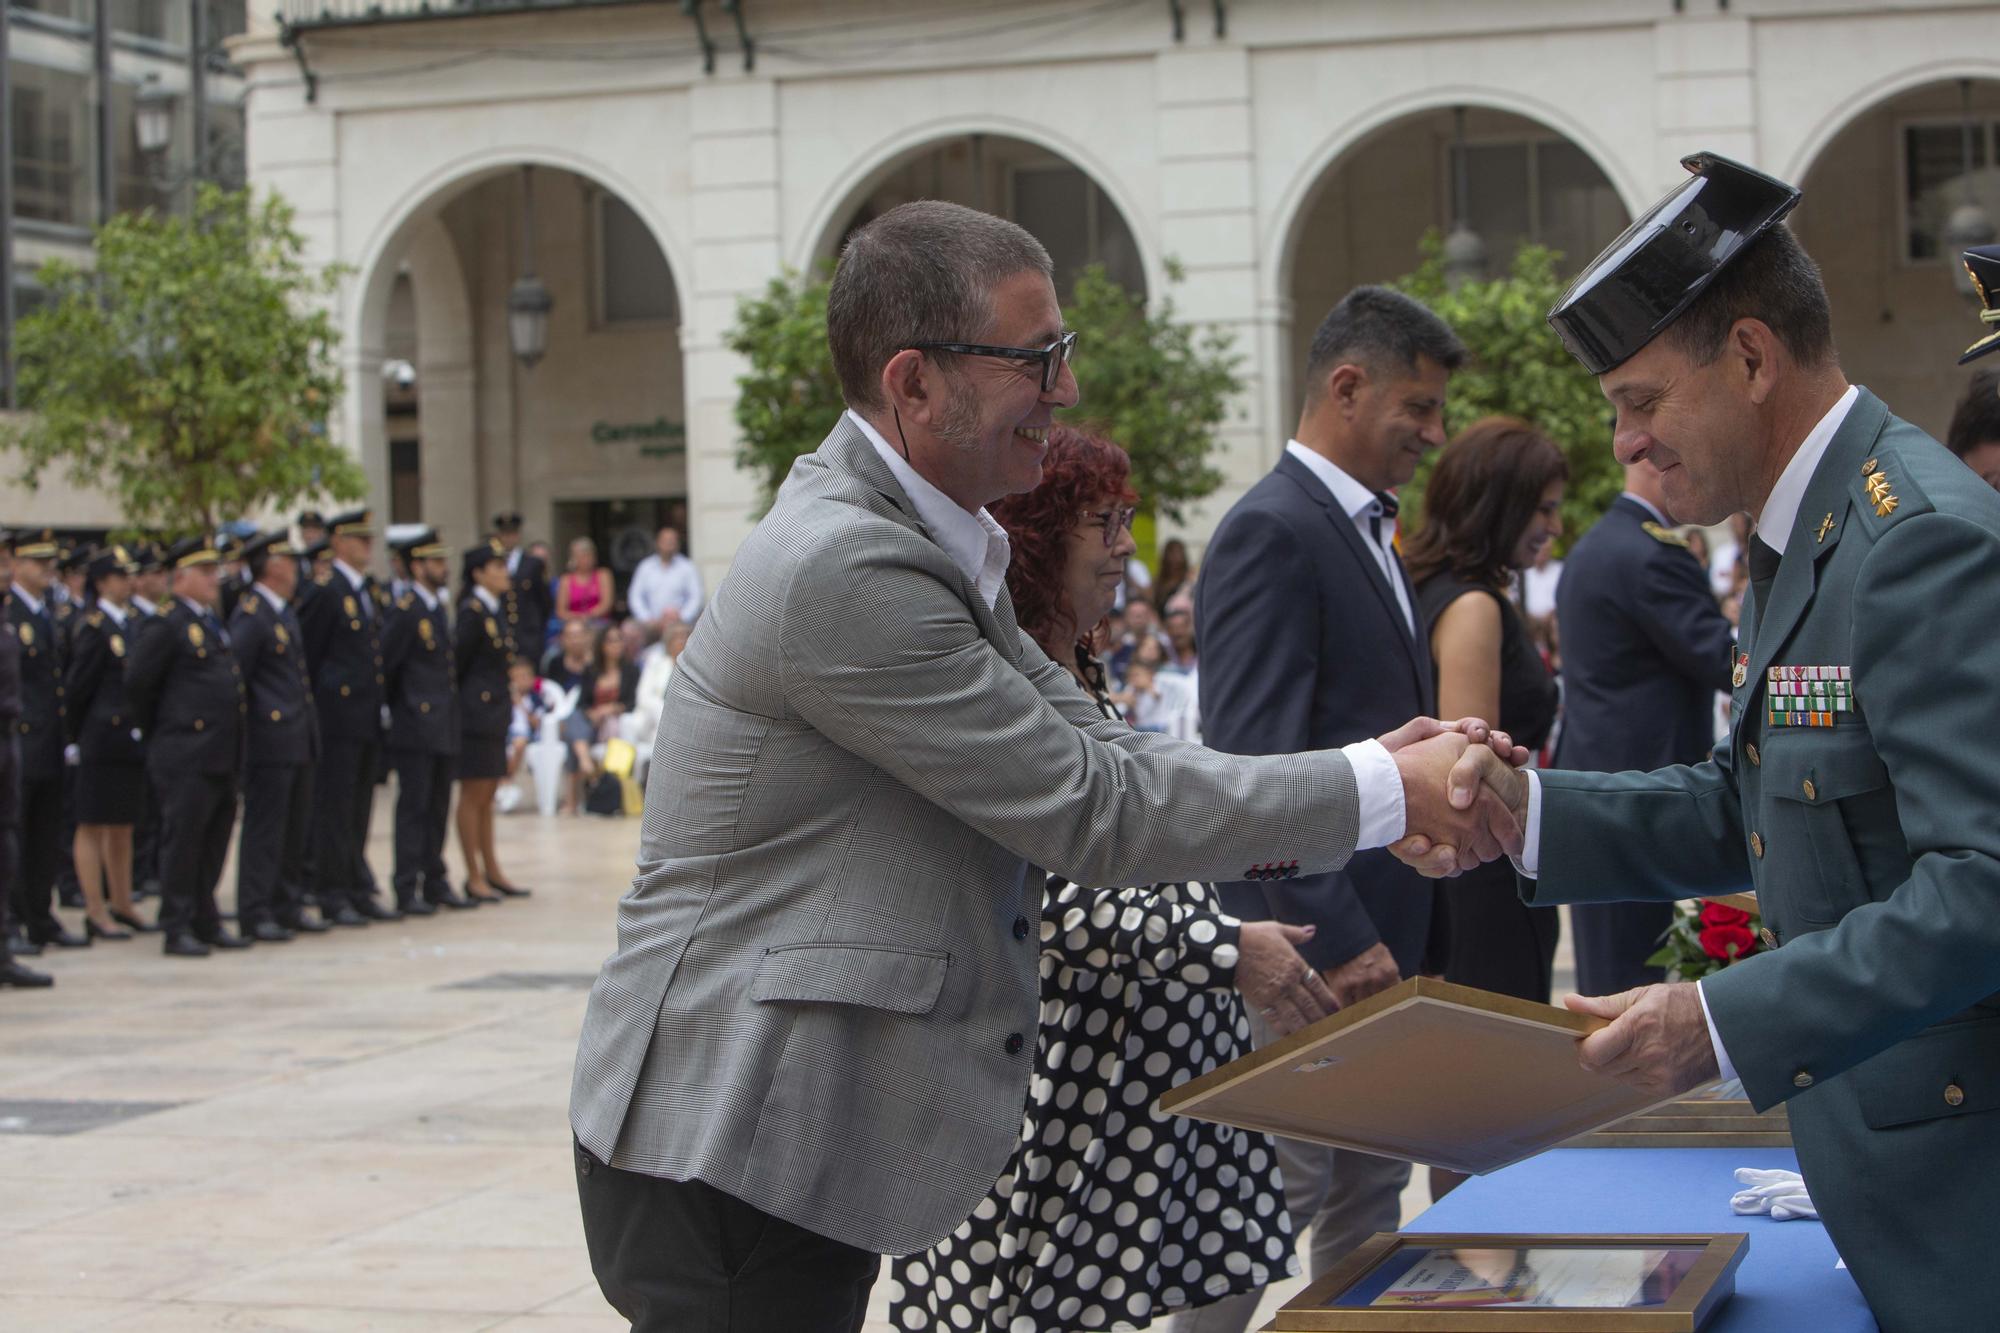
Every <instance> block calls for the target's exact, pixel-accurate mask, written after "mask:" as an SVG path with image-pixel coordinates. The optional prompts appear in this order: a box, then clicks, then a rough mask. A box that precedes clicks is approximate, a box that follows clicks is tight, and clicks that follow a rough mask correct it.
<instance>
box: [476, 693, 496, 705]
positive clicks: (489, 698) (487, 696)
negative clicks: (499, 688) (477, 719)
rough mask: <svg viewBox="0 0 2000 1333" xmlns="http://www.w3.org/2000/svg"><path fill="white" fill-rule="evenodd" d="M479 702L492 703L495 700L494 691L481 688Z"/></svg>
mask: <svg viewBox="0 0 2000 1333" xmlns="http://www.w3.org/2000/svg"><path fill="white" fill-rule="evenodd" d="M479 702H481V703H483V704H490V703H492V702H493V695H492V693H491V692H490V691H487V690H481V691H480V692H479Z"/></svg>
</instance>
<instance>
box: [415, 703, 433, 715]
mask: <svg viewBox="0 0 2000 1333" xmlns="http://www.w3.org/2000/svg"><path fill="white" fill-rule="evenodd" d="M417 711H418V712H419V713H428V712H430V711H431V706H430V705H429V704H418V705H417Z"/></svg>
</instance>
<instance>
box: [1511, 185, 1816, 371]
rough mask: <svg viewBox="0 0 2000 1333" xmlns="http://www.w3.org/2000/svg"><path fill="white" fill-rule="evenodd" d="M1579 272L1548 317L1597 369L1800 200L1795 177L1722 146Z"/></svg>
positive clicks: (1669, 317) (1682, 303)
mask: <svg viewBox="0 0 2000 1333" xmlns="http://www.w3.org/2000/svg"><path fill="white" fill-rule="evenodd" d="M1681 165H1682V166H1683V167H1685V168H1687V170H1688V171H1689V172H1690V173H1692V174H1691V176H1690V178H1689V179H1688V180H1685V181H1683V182H1681V184H1679V185H1677V186H1675V187H1674V188H1673V189H1672V190H1670V191H1668V192H1667V194H1666V195H1665V196H1664V197H1662V198H1661V199H1660V201H1659V202H1658V203H1656V204H1654V205H1653V206H1652V207H1651V208H1649V209H1647V210H1646V212H1645V213H1644V214H1642V215H1641V216H1640V218H1639V220H1638V221H1636V222H1634V223H1633V224H1632V225H1631V226H1629V227H1627V228H1626V229H1625V231H1624V234H1623V235H1621V236H1619V238H1618V239H1617V240H1615V241H1613V242H1612V243H1611V244H1610V245H1608V246H1606V247H1605V249H1604V252H1603V253H1602V254H1600V255H1598V256H1597V258H1596V259H1594V260H1592V261H1591V262H1590V263H1589V265H1587V266H1586V267H1585V268H1584V270H1583V272H1582V273H1580V274H1578V275H1577V279H1576V281H1575V282H1573V283H1571V284H1570V286H1569V290H1568V291H1566V292H1564V293H1563V296H1562V300H1560V301H1558V302H1556V307H1555V309H1553V310H1551V311H1549V323H1550V325H1551V326H1553V327H1554V329H1555V331H1556V334H1557V336H1558V337H1560V338H1561V339H1562V340H1563V345H1564V346H1565V347H1567V348H1569V351H1570V355H1571V356H1574V357H1575V358H1576V359H1577V360H1578V361H1581V362H1582V363H1583V365H1584V368H1585V369H1587V370H1589V371H1590V373H1591V374H1593V375H1602V374H1604V373H1605V372H1606V371H1608V370H1611V369H1614V368H1615V367H1617V366H1619V365H1622V364H1623V363H1624V362H1626V361H1627V360H1629V359H1630V358H1631V357H1632V356H1634V355H1635V354H1636V353H1637V352H1638V351H1639V350H1640V349H1641V348H1643V347H1644V346H1645V345H1646V344H1647V343H1650V342H1651V341H1653V339H1654V338H1656V337H1658V336H1659V334H1660V332H1661V331H1662V330H1663V329H1665V328H1666V327H1667V326H1668V325H1669V324H1672V323H1673V322H1674V321H1675V320H1676V319H1678V318H1680V316H1681V314H1682V312H1683V311H1685V310H1686V309H1687V308H1688V307H1689V306H1690V305H1692V304H1693V303H1694V300H1695V298H1696V297H1698V296H1700V295H1701V294H1702V292H1704V291H1705V290H1707V288H1708V286H1709V284H1710V283H1712V282H1714V281H1715V278H1716V275H1717V274H1719V273H1721V272H1722V270H1723V269H1724V268H1726V267H1728V265H1729V264H1730V263H1731V262H1732V261H1733V260H1735V259H1736V258H1737V257H1738V256H1739V255H1741V254H1742V253H1743V252H1744V251H1745V250H1747V249H1749V248H1750V246H1751V245H1752V244H1753V243H1755V242H1756V240H1757V239H1758V238H1759V237H1761V236H1762V235H1763V234H1764V233H1765V232H1767V231H1769V230H1770V229H1771V228H1772V227H1775V226H1776V225H1777V224H1778V223H1779V222H1781V221H1782V220H1783V219H1784V217H1785V215H1786V214H1787V213H1789V212H1791V211H1792V207H1793V206H1794V205H1795V204H1797V203H1798V202H1799V190H1798V188H1797V187H1796V186H1792V185H1787V184H1786V183H1785V182H1783V181H1781V180H1778V179H1776V178H1774V177H1771V176H1766V175H1765V174H1764V173H1763V172H1761V171H1755V170H1753V169H1751V168H1749V167H1746V166H1744V165H1743V164H1742V163H1741V162H1732V161H1731V160H1730V159H1728V158H1726V157H1720V156H1717V155H1716V154H1714V153H1696V154H1695V155H1694V156H1692V157H1684V158H1682V159H1681Z"/></svg>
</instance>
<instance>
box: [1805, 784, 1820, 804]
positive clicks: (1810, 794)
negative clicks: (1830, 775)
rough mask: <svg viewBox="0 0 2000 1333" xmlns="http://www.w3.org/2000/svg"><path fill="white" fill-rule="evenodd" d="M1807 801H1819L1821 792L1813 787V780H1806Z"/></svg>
mask: <svg viewBox="0 0 2000 1333" xmlns="http://www.w3.org/2000/svg"><path fill="white" fill-rule="evenodd" d="M1806 799H1807V800H1808V801H1817V800H1818V799H1819V792H1818V790H1817V789H1815V788H1814V786H1813V785H1812V779H1811V778H1807V779H1806Z"/></svg>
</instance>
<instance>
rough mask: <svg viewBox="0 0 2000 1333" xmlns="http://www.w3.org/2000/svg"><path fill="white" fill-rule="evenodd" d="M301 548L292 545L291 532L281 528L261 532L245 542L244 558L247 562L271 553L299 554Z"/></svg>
mask: <svg viewBox="0 0 2000 1333" xmlns="http://www.w3.org/2000/svg"><path fill="white" fill-rule="evenodd" d="M298 553H299V548H298V547H296V546H294V545H292V538H291V534H290V533H287V532H285V531H284V530H282V529H280V530H278V531H276V532H260V533H258V534H257V535H256V536H254V537H252V538H251V539H250V540H249V541H247V542H244V543H243V551H242V555H243V559H244V561H245V562H246V563H248V562H253V561H256V560H258V559H261V558H262V557H264V556H271V555H297V554H298Z"/></svg>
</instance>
